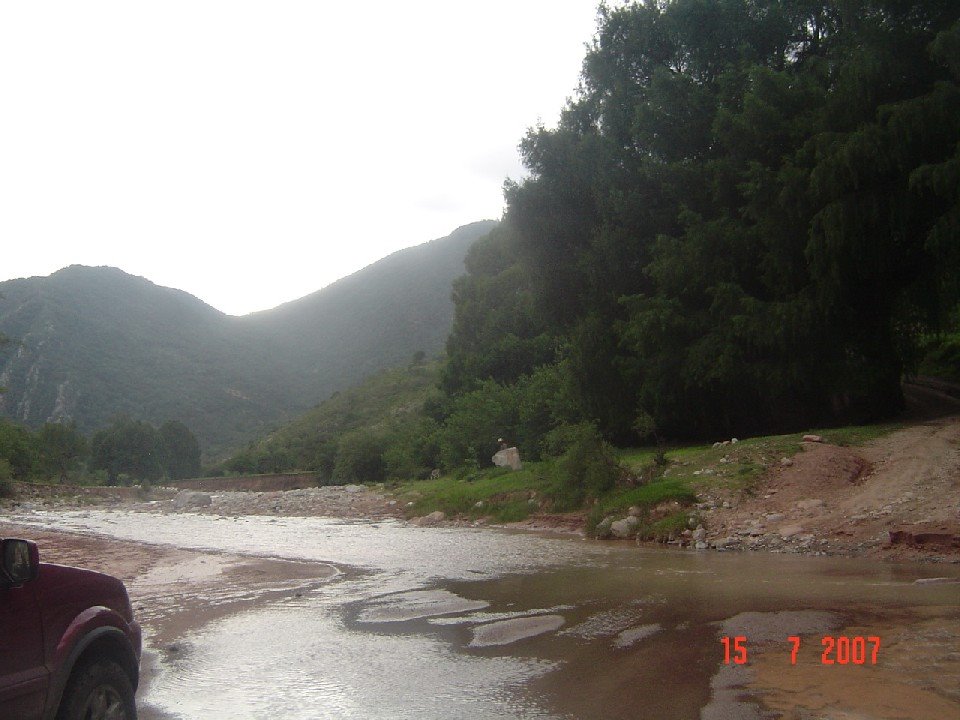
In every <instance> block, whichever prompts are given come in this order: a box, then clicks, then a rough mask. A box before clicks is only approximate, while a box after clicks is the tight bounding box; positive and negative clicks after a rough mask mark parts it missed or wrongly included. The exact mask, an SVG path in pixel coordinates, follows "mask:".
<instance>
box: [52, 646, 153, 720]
mask: <svg viewBox="0 0 960 720" xmlns="http://www.w3.org/2000/svg"><path fill="white" fill-rule="evenodd" d="M136 719H137V705H136V701H135V700H134V697H133V687H132V686H131V685H130V678H128V677H127V674H126V673H125V672H124V671H123V668H121V667H120V666H119V665H117V664H116V663H114V662H110V661H108V660H101V661H98V662H94V663H92V664H90V665H84V666H82V667H79V668H77V669H76V670H74V672H73V675H71V676H70V680H69V682H67V687H66V689H65V690H64V691H63V698H62V699H61V701H60V711H59V712H58V713H57V720H136Z"/></svg>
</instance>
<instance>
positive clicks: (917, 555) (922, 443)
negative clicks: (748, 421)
mask: <svg viewBox="0 0 960 720" xmlns="http://www.w3.org/2000/svg"><path fill="white" fill-rule="evenodd" d="M711 500H712V501H713V502H712V503H709V504H708V505H707V507H705V508H704V518H705V525H706V527H707V529H708V535H707V537H708V540H711V541H713V542H714V543H716V542H718V541H719V542H720V544H721V545H736V544H739V545H743V546H746V547H752V548H756V549H776V550H794V551H797V550H800V551H814V552H817V551H819V552H828V553H830V554H848V555H862V554H868V555H882V556H884V557H896V558H903V559H939V560H944V561H950V562H958V561H960V417H957V416H953V417H948V418H941V419H937V420H930V421H927V422H922V423H918V424H915V425H911V426H909V427H906V428H904V429H902V430H898V431H895V432H893V433H891V434H889V435H887V436H885V437H883V438H881V439H879V440H876V441H873V442H871V443H868V444H867V445H864V446H862V447H840V446H837V445H831V444H829V443H828V442H819V443H818V442H807V443H804V444H803V449H802V451H801V452H800V453H798V454H797V455H795V456H794V457H793V458H792V462H788V463H784V464H783V465H780V466H777V467H775V468H773V469H772V470H771V471H770V472H769V473H768V474H767V475H766V477H765V478H764V480H763V481H762V482H761V483H760V484H759V485H758V486H757V487H755V488H753V494H752V495H746V494H741V495H740V496H739V497H737V498H733V499H726V500H725V502H726V504H728V505H730V507H724V505H723V504H722V503H721V504H719V506H717V500H719V498H716V497H715V498H711Z"/></svg>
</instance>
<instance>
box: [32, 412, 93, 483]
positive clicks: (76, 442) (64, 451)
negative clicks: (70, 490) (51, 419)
mask: <svg viewBox="0 0 960 720" xmlns="http://www.w3.org/2000/svg"><path fill="white" fill-rule="evenodd" d="M37 454H38V468H39V470H40V472H42V473H43V474H44V475H45V476H46V477H51V476H54V475H55V476H56V477H58V478H59V480H60V482H66V480H67V474H68V473H70V472H72V471H74V470H76V469H77V468H78V467H79V466H80V463H81V462H82V461H83V459H84V458H85V457H86V454H87V440H86V438H85V437H84V436H83V435H81V434H80V432H79V431H78V430H77V427H76V425H75V424H73V423H70V424H62V423H46V424H44V425H43V427H41V428H40V430H39V431H38V432H37Z"/></svg>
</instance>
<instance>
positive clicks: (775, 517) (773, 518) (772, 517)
mask: <svg viewBox="0 0 960 720" xmlns="http://www.w3.org/2000/svg"><path fill="white" fill-rule="evenodd" d="M765 517H766V519H767V522H769V523H775V522H780V521H781V520H783V518H784V515H783V513H770V514H768V515H766V516H765Z"/></svg>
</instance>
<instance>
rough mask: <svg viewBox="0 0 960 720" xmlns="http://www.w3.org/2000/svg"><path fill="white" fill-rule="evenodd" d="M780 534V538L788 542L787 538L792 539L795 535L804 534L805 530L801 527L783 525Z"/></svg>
mask: <svg viewBox="0 0 960 720" xmlns="http://www.w3.org/2000/svg"><path fill="white" fill-rule="evenodd" d="M778 532H779V533H780V537H782V538H783V539H784V540H786V539H787V538H791V537H793V536H794V535H799V534H800V533H802V532H803V528H802V527H801V526H799V525H783V526H781V527H780V529H779V530H778Z"/></svg>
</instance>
